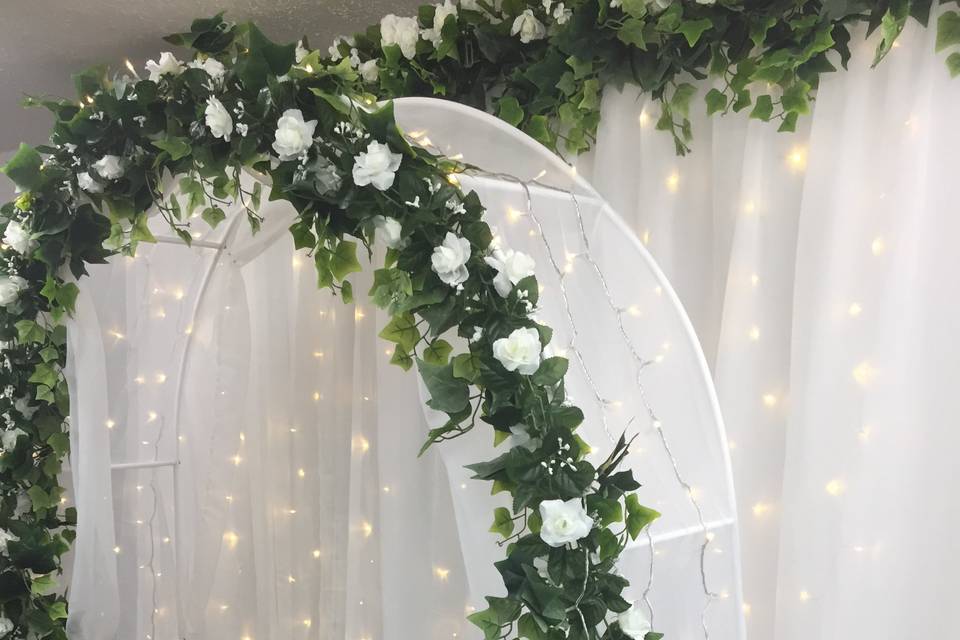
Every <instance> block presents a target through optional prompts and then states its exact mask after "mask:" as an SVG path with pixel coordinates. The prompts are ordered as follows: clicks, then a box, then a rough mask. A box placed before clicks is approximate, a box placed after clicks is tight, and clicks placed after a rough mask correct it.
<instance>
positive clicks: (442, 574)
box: [433, 567, 450, 582]
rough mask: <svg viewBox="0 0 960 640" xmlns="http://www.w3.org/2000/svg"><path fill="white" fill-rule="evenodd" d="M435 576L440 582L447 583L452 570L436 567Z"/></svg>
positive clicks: (434, 569)
mask: <svg viewBox="0 0 960 640" xmlns="http://www.w3.org/2000/svg"><path fill="white" fill-rule="evenodd" d="M433 575H434V576H436V578H437V580H439V581H440V582H446V581H447V578H449V577H450V569H447V568H446V567H434V568H433Z"/></svg>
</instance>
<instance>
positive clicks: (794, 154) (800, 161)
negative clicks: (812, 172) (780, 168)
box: [787, 147, 807, 171]
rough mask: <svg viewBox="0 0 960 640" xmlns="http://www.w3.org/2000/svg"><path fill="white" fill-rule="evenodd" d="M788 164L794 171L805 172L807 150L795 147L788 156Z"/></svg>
mask: <svg viewBox="0 0 960 640" xmlns="http://www.w3.org/2000/svg"><path fill="white" fill-rule="evenodd" d="M787 164H788V165H789V166H790V169H792V170H793V171H803V170H804V169H806V167H807V150H806V149H805V148H804V147H794V148H793V149H791V150H790V153H788V154H787Z"/></svg>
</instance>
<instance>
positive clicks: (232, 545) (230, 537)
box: [223, 531, 240, 551]
mask: <svg viewBox="0 0 960 640" xmlns="http://www.w3.org/2000/svg"><path fill="white" fill-rule="evenodd" d="M239 542H240V536H238V535H237V534H236V533H235V532H233V531H224V532H223V543H224V544H225V545H227V548H228V549H230V550H231V551H232V550H233V549H236V548H237V544H239Z"/></svg>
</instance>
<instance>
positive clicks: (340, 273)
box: [330, 240, 363, 281]
mask: <svg viewBox="0 0 960 640" xmlns="http://www.w3.org/2000/svg"><path fill="white" fill-rule="evenodd" d="M330 271H331V272H332V273H333V277H334V278H336V279H337V280H338V281H339V280H343V279H344V278H345V277H346V276H347V275H349V274H351V273H357V272H359V271H363V268H362V267H361V266H360V262H359V261H358V260H357V243H356V242H351V241H350V240H341V241H340V242H339V243H338V244H337V248H336V249H334V251H333V256H332V257H331V258H330Z"/></svg>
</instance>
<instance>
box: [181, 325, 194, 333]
mask: <svg viewBox="0 0 960 640" xmlns="http://www.w3.org/2000/svg"><path fill="white" fill-rule="evenodd" d="M183 332H184V333H185V334H187V335H190V334H191V333H193V325H192V324H191V325H189V326H188V327H187V328H186V329H184V330H183Z"/></svg>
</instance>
